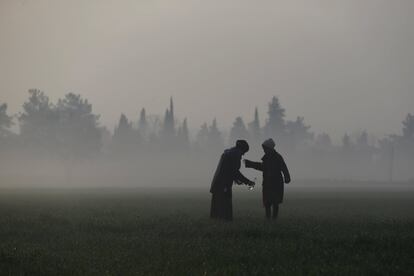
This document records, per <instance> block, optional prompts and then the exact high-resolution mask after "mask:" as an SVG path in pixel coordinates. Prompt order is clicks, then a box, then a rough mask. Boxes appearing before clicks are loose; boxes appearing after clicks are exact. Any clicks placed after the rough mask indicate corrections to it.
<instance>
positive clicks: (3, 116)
mask: <svg viewBox="0 0 414 276" xmlns="http://www.w3.org/2000/svg"><path fill="white" fill-rule="evenodd" d="M12 125H13V119H12V117H11V116H9V115H7V104H6V103H3V104H0V140H2V139H6V138H9V137H10V136H11V131H10V128H11V127H12Z"/></svg>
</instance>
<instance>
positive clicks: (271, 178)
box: [244, 139, 290, 219]
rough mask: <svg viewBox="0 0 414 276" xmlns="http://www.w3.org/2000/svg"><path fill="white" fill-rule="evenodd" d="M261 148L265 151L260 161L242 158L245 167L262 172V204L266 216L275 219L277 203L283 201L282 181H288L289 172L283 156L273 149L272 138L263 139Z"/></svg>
mask: <svg viewBox="0 0 414 276" xmlns="http://www.w3.org/2000/svg"><path fill="white" fill-rule="evenodd" d="M262 148H263V151H264V153H265V154H264V156H263V157H262V162H253V161H250V160H244V162H245V165H246V168H253V169H255V170H259V171H262V172H263V205H264V207H265V209H266V218H268V219H269V218H270V217H273V218H274V219H276V218H277V216H278V213H279V204H280V203H282V202H283V193H284V183H289V182H290V174H289V170H288V168H287V166H286V163H285V161H284V160H283V157H282V156H281V155H280V154H279V153H278V152H277V151H276V150H275V142H274V141H273V139H268V140H266V141H264V142H263V144H262ZM272 208H273V215H272Z"/></svg>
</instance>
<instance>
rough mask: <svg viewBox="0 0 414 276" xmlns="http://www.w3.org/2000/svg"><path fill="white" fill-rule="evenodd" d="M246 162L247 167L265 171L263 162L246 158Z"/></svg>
mask: <svg viewBox="0 0 414 276" xmlns="http://www.w3.org/2000/svg"><path fill="white" fill-rule="evenodd" d="M244 164H245V165H246V168H252V169H255V170H258V171H263V163H261V162H253V161H250V160H247V159H245V160H244Z"/></svg>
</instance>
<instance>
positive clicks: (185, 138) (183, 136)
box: [177, 118, 190, 149]
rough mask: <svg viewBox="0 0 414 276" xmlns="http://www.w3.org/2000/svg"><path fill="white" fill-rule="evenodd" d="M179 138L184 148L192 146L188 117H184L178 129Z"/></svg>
mask: <svg viewBox="0 0 414 276" xmlns="http://www.w3.org/2000/svg"><path fill="white" fill-rule="evenodd" d="M177 138H178V141H179V144H180V145H181V147H182V148H185V149H187V148H188V147H189V146H190V134H189V131H188V125H187V118H185V119H184V121H183V124H182V126H181V127H180V128H179V129H178V133H177Z"/></svg>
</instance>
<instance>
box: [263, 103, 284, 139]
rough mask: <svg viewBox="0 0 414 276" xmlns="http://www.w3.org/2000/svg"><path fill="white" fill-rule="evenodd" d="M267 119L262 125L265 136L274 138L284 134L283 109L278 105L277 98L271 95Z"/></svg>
mask: <svg viewBox="0 0 414 276" xmlns="http://www.w3.org/2000/svg"><path fill="white" fill-rule="evenodd" d="M268 106H269V109H268V112H267V114H268V119H267V121H266V124H265V126H264V132H265V135H266V136H267V137H272V138H274V139H278V138H282V137H284V136H285V127H286V126H285V109H284V108H282V106H281V105H280V102H279V99H278V98H277V97H273V98H272V100H271V102H270V103H269V105H268Z"/></svg>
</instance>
